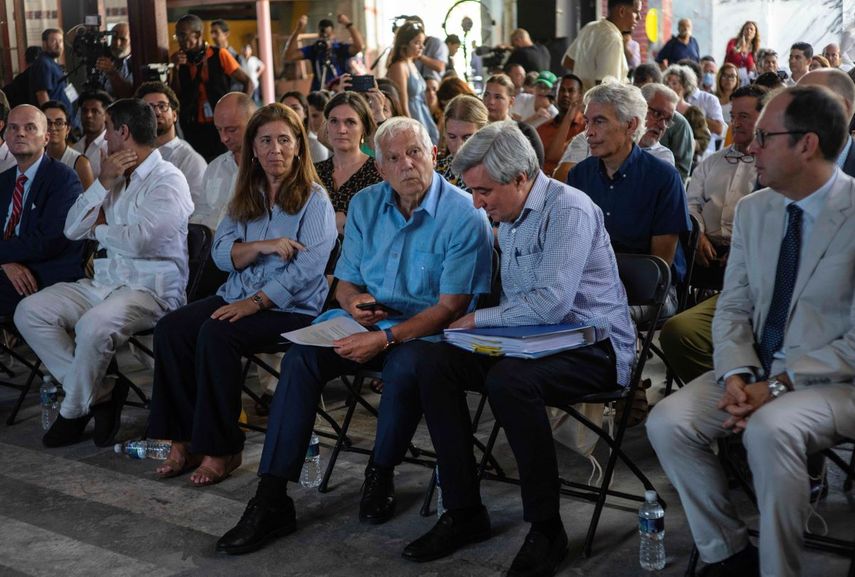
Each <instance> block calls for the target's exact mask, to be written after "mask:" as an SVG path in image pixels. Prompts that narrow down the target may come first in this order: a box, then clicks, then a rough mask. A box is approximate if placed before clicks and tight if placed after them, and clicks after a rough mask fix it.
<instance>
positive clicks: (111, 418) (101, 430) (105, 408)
mask: <svg viewBox="0 0 855 577" xmlns="http://www.w3.org/2000/svg"><path fill="white" fill-rule="evenodd" d="M129 389H130V386H129V385H128V382H127V381H126V380H124V379H116V384H115V386H114V387H113V393H112V395H111V396H110V400H109V401H104V402H103V403H98V404H97V405H92V407H91V410H92V416H93V417H95V430H94V431H93V433H92V440H93V441H95V444H96V445H98V446H99V447H109V446H111V445H113V443H114V442H115V441H116V433H118V432H119V427H120V426H121V425H122V407H124V406H125V401H126V400H127V399H128V390H129Z"/></svg>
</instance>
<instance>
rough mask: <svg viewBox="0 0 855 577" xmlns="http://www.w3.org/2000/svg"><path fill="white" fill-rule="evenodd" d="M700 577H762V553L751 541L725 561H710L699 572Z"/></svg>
mask: <svg viewBox="0 0 855 577" xmlns="http://www.w3.org/2000/svg"><path fill="white" fill-rule="evenodd" d="M698 577H760V554H759V552H758V551H757V547H755V546H754V545H752V544H751V543H749V544H748V546H747V547H746V548H745V549H743V550H742V551H740V552H739V553H736V554H735V555H731V556H730V557H728V558H727V559H725V560H724V561H719V562H718V563H710V564H709V565H706V566H705V567H704V568H703V569H701V570H700V572H698Z"/></svg>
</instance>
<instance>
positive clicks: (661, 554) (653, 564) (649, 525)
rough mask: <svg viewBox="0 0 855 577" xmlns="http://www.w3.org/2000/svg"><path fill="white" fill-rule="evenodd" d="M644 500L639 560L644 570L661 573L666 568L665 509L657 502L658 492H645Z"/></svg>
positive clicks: (639, 526) (641, 515)
mask: <svg viewBox="0 0 855 577" xmlns="http://www.w3.org/2000/svg"><path fill="white" fill-rule="evenodd" d="M644 500H645V502H644V504H643V505H642V506H641V509H639V510H638V535H639V537H640V538H641V544H640V546H639V549H638V560H639V562H640V563H641V568H642V569H645V570H647V571H659V570H661V569H664V568H665V509H663V508H662V505H660V504H659V501H657V500H656V491H645V492H644Z"/></svg>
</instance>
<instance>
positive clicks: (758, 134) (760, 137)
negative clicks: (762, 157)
mask: <svg viewBox="0 0 855 577" xmlns="http://www.w3.org/2000/svg"><path fill="white" fill-rule="evenodd" d="M809 132H810V131H809V130H784V131H782V132H766V131H765V130H760V129H757V130H755V131H754V140H756V141H757V144H759V145H760V148H766V139H767V138H769V137H770V136H783V135H784V134H788V135H795V134H801V135H805V134H808V133H809Z"/></svg>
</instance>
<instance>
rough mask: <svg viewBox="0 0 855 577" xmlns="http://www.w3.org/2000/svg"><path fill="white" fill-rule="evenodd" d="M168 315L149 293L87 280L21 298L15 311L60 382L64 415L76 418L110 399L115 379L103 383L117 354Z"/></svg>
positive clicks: (26, 336) (21, 326) (17, 321)
mask: <svg viewBox="0 0 855 577" xmlns="http://www.w3.org/2000/svg"><path fill="white" fill-rule="evenodd" d="M166 312H167V311H166V309H165V308H164V307H163V306H161V304H160V303H159V302H158V301H157V300H156V299H155V298H154V297H153V296H152V295H151V294H149V293H147V292H145V291H141V290H134V289H131V288H127V287H121V288H118V289H115V290H111V289H107V288H101V287H96V286H95V285H94V284H93V283H92V281H91V280H89V279H83V280H80V281H77V282H73V283H58V284H55V285H52V286H49V287H47V288H45V289H43V290H40V291H39V292H37V293H35V294H33V295H30V296H28V297H27V298H25V299H24V300H22V301H21V302H20V303H19V304H18V307H17V308H16V309H15V325H16V326H17V327H18V330H19V331H20V332H21V336H23V337H24V340H26V341H27V344H28V345H29V346H30V348H32V349H33V351H34V352H35V353H36V355H37V356H38V357H39V359H41V361H42V363H44V365H45V367H47V370H48V371H49V372H50V373H51V374H52V375H53V376H54V377H55V378H56V379H57V381H59V382H60V383H62V388H63V390H64V391H65V399H64V400H63V401H62V406H61V407H60V414H61V415H62V416H63V417H65V418H67V419H73V418H77V417H82V416H83V415H86V414H87V413H89V407H90V406H91V405H94V404H97V403H99V402H101V401H105V400H107V399H109V397H110V394H111V393H112V386H111V383H112V380H111V383H102V381H103V380H104V375H105V373H106V372H107V367H108V366H109V365H110V361H111V360H112V358H113V355H115V353H116V350H117V349H119V347H121V346H122V345H123V344H124V343H125V342H127V340H128V338H130V336H131V335H133V334H134V333H135V332H138V331H141V330H145V329H148V328H151V327H153V326H154V324H155V323H156V322H157V320H158V319H159V318H160V317H161V316H163V315H164V314H165V313H166Z"/></svg>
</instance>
